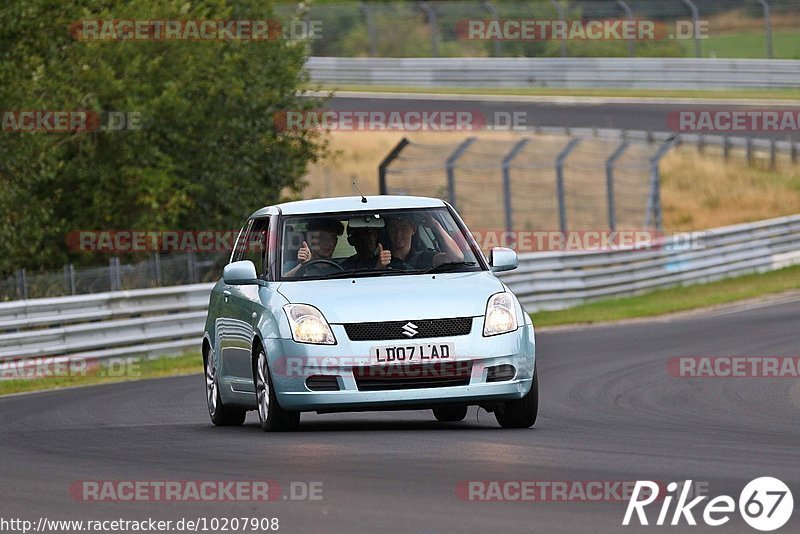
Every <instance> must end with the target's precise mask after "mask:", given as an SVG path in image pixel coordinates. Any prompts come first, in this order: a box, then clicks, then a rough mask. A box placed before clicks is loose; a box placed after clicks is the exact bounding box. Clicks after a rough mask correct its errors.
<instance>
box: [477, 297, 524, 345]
mask: <svg viewBox="0 0 800 534" xmlns="http://www.w3.org/2000/svg"><path fill="white" fill-rule="evenodd" d="M516 329H517V312H516V309H515V306H514V298H513V297H512V296H511V293H496V294H494V295H492V296H491V297H489V302H487V303H486V318H485V319H484V322H483V335H484V336H496V335H497V334H505V333H506V332H511V331H513V330H516Z"/></svg>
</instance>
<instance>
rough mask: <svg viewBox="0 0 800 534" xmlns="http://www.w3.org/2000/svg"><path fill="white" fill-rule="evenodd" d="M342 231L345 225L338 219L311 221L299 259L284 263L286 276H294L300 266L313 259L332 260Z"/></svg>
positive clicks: (298, 252) (299, 251)
mask: <svg viewBox="0 0 800 534" xmlns="http://www.w3.org/2000/svg"><path fill="white" fill-rule="evenodd" d="M342 233H344V225H343V224H342V223H341V222H339V221H337V220H336V219H312V220H311V221H309V223H308V226H307V228H306V239H307V241H303V246H301V247H300V250H298V251H297V261H289V262H286V263H285V264H284V266H283V270H284V272H285V274H284V276H294V275H295V274H296V273H297V271H298V270H299V269H300V267H302V266H303V265H304V264H306V263H308V262H309V261H311V260H330V259H331V257H332V256H333V251H334V250H335V249H336V244H337V243H338V241H339V236H340V235H342ZM287 269H289V270H288V271H287Z"/></svg>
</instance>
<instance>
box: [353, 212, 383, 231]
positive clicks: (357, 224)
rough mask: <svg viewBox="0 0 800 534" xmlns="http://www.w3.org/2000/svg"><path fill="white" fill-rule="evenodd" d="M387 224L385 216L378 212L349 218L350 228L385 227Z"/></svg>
mask: <svg viewBox="0 0 800 534" xmlns="http://www.w3.org/2000/svg"><path fill="white" fill-rule="evenodd" d="M384 226H386V223H385V222H384V220H383V218H381V216H380V215H378V214H377V213H374V214H373V213H370V214H368V215H364V216H358V217H350V218H349V219H348V220H347V227H348V228H383V227H384Z"/></svg>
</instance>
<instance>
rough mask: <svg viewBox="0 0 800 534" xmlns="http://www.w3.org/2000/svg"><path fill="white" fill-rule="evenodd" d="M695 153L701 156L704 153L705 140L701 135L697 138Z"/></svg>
mask: <svg viewBox="0 0 800 534" xmlns="http://www.w3.org/2000/svg"><path fill="white" fill-rule="evenodd" d="M697 151H698V152H699V153H701V154H702V153H703V152H705V151H706V138H705V136H703V134H700V135H698V136H697Z"/></svg>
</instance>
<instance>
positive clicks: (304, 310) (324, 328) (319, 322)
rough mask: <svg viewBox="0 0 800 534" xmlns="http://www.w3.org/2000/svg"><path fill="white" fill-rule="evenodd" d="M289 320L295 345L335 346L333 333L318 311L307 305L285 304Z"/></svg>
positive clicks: (284, 308) (284, 309)
mask: <svg viewBox="0 0 800 534" xmlns="http://www.w3.org/2000/svg"><path fill="white" fill-rule="evenodd" d="M283 311H284V312H286V317H287V318H288V319H289V329H290V330H291V331H292V339H294V340H295V341H296V342H297V343H313V344H315V345H336V338H335V337H333V332H332V331H331V327H330V325H329V324H328V321H326V320H325V317H324V316H323V315H322V312H320V311H319V310H318V309H316V308H315V307H314V306H310V305H308V304H286V305H285V306H284V307H283Z"/></svg>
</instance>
